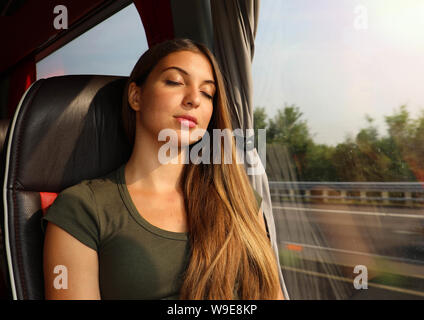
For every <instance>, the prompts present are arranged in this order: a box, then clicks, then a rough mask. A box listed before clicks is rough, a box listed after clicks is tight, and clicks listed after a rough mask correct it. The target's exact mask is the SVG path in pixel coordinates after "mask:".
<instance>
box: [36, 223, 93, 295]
mask: <svg viewBox="0 0 424 320" xmlns="http://www.w3.org/2000/svg"><path fill="white" fill-rule="evenodd" d="M43 261H44V265H43V269H44V288H45V298H46V299H53V300H100V289H99V276H98V256H97V252H96V251H95V250H93V249H92V248H89V247H87V246H86V245H84V244H83V243H81V242H80V241H79V240H77V239H76V238H74V237H73V236H71V235H70V234H69V233H67V232H66V231H64V230H63V229H62V228H60V227H58V226H56V225H55V224H53V223H50V222H49V223H48V225H47V229H46V235H45V240H44V254H43ZM57 266H59V267H57ZM55 267H56V270H55ZM65 270H66V271H65ZM55 271H56V273H55ZM55 280H56V281H55ZM66 280H67V281H66ZM66 287H67V288H66Z"/></svg>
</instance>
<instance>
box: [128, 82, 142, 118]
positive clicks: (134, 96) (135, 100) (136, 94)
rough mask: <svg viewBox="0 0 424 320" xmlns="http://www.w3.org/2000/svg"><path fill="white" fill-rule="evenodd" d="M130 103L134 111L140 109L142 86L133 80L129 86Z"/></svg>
mask: <svg viewBox="0 0 424 320" xmlns="http://www.w3.org/2000/svg"><path fill="white" fill-rule="evenodd" d="M128 103H129V105H130V106H131V108H132V109H133V110H134V111H140V106H141V88H140V87H138V86H137V85H136V84H135V82H131V83H130V85H129V87H128Z"/></svg>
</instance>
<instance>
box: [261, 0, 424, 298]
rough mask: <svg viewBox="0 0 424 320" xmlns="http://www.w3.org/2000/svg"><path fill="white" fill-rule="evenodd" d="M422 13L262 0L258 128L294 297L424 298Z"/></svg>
mask: <svg viewBox="0 0 424 320" xmlns="http://www.w3.org/2000/svg"><path fill="white" fill-rule="evenodd" d="M423 15H424V3H423V2H422V1H420V0H406V1H402V2H399V1H397V0H387V1H384V3H383V2H381V1H373V0H363V1H350V0H345V1H330V0H323V1H314V0H305V1H297V0H287V1H279V0H269V1H263V2H261V10H260V17H259V26H258V31H257V36H256V42H255V56H254V60H253V79H254V103H255V110H254V119H255V120H254V126H255V129H259V128H266V143H267V148H266V159H267V161H266V172H267V175H268V180H269V184H270V192H271V199H272V203H273V213H274V216H275V224H276V228H277V238H278V246H279V253H280V262H281V265H282V269H283V270H282V271H283V275H284V277H285V280H286V282H287V283H286V284H287V288H288V291H289V294H290V298H291V299H422V298H423V297H424V277H423V274H424V250H423V248H424V240H423V239H424V214H423V212H424V210H423V208H424V185H423V184H422V182H423V181H424V165H423V161H422V159H423V156H424V148H423V145H424V143H423V140H424V110H423V108H424V91H423V90H422V88H421V83H422V81H421V78H422V75H423V74H424V63H423V58H422V57H423V55H424V41H423V39H424V28H423V27H424V25H423V20H422V19H421V17H422V16H423Z"/></svg>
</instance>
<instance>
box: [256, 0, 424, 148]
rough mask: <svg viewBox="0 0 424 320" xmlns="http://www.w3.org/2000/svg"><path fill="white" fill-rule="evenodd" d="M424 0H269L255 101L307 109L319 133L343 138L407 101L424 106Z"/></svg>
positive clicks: (382, 128)
mask: <svg viewBox="0 0 424 320" xmlns="http://www.w3.org/2000/svg"><path fill="white" fill-rule="evenodd" d="M423 75H424V1H423V0H402V1H399V0H362V1H357V0H284V1H279V0H262V1H261V8H260V16H259V25H258V31H257V36H256V42H255V56H254V61H253V79H254V90H255V92H254V103H255V106H261V107H265V109H266V111H267V114H268V115H269V116H270V117H273V116H274V115H275V114H276V112H277V109H281V108H283V107H284V105H285V104H288V105H291V104H295V105H297V106H298V107H299V108H300V111H301V112H302V113H303V119H304V120H306V121H307V123H308V125H309V129H310V132H311V133H312V134H313V137H314V141H315V142H317V143H325V144H331V145H335V144H337V143H340V142H342V141H344V140H345V138H346V137H347V136H351V137H355V135H356V134H357V133H358V131H359V130H360V129H361V128H363V127H365V126H367V122H366V120H365V116H366V115H369V116H371V117H372V118H374V119H375V124H376V125H377V127H378V129H379V132H380V134H381V135H384V134H385V133H386V125H385V122H384V116H387V115H390V114H392V113H393V112H394V111H395V110H396V109H398V108H399V107H400V106H401V105H403V104H406V105H407V106H408V110H409V111H410V112H411V115H412V116H413V117H417V116H418V115H419V110H421V109H424V90H423V88H422V80H423Z"/></svg>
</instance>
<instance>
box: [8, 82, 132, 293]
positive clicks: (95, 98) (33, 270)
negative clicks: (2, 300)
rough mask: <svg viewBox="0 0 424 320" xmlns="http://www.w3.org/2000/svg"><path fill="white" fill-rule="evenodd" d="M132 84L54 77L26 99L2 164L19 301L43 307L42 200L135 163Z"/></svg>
mask: <svg viewBox="0 0 424 320" xmlns="http://www.w3.org/2000/svg"><path fill="white" fill-rule="evenodd" d="M126 81H127V77H119V76H102V75H69V76H59V77H52V78H47V79H40V80H38V81H36V82H35V83H34V84H33V85H32V86H31V87H30V88H28V90H27V91H26V92H25V94H24V96H23V97H22V99H21V101H20V103H19V105H18V107H17V109H16V111H15V115H14V118H13V120H12V122H11V123H10V127H9V130H8V134H7V137H6V140H7V141H6V143H5V152H6V154H5V158H4V159H5V164H4V183H3V199H5V201H4V217H3V218H4V238H5V239H4V247H5V249H6V253H7V255H6V260H7V265H6V269H7V275H8V279H7V280H8V281H9V283H8V285H10V288H11V293H12V297H13V299H17V300H27V299H29V300H34V299H44V280H43V261H42V251H43V241H44V235H43V233H42V230H41V223H40V219H41V217H42V214H43V208H42V203H43V194H49V195H52V194H53V195H54V194H57V193H59V192H60V191H62V190H63V189H65V188H67V187H69V186H71V185H74V184H76V183H78V182H80V181H81V180H84V179H91V178H95V177H97V176H101V175H104V174H106V173H108V172H111V171H113V170H115V169H116V168H117V167H119V166H120V165H121V164H122V163H124V162H126V161H127V160H128V159H129V156H130V153H131V147H130V145H129V143H128V141H127V138H126V136H125V133H124V130H123V126H122V122H121V105H122V95H123V91H124V87H125V83H126ZM44 209H45V208H44Z"/></svg>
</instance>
